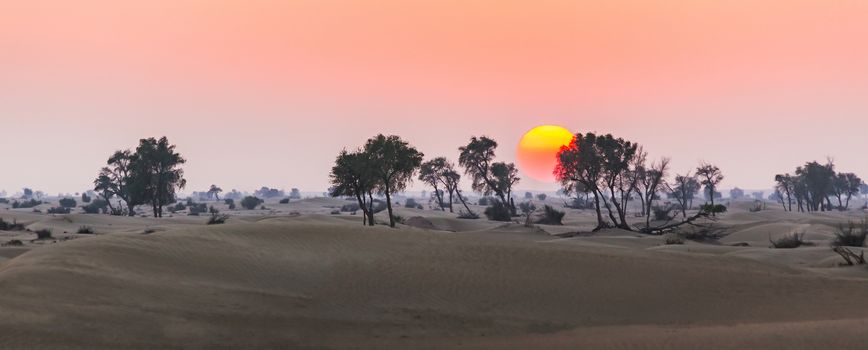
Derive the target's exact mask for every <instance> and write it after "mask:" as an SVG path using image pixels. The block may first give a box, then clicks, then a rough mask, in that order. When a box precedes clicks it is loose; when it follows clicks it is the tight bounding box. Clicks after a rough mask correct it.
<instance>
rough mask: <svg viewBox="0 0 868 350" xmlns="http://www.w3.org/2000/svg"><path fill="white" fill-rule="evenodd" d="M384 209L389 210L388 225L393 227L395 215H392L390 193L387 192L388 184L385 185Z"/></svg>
mask: <svg viewBox="0 0 868 350" xmlns="http://www.w3.org/2000/svg"><path fill="white" fill-rule="evenodd" d="M386 210H388V211H389V227H392V228H394V227H395V216H394V215H392V194H391V193H389V186H388V185H386Z"/></svg>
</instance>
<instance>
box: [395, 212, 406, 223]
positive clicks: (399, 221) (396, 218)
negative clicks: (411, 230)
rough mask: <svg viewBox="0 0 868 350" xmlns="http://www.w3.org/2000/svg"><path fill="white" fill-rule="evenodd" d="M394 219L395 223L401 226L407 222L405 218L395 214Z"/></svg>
mask: <svg viewBox="0 0 868 350" xmlns="http://www.w3.org/2000/svg"><path fill="white" fill-rule="evenodd" d="M392 218H393V219H395V222H397V223H399V224H403V223H404V222H405V221H406V220H407V219H405V218H404V217H403V216H401V215H397V214H393V215H392Z"/></svg>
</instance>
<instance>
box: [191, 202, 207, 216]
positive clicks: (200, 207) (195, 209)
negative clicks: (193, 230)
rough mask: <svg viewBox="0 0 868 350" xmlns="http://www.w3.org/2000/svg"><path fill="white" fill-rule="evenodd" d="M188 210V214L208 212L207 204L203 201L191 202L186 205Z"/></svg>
mask: <svg viewBox="0 0 868 350" xmlns="http://www.w3.org/2000/svg"><path fill="white" fill-rule="evenodd" d="M188 210H189V211H190V214H189V215H199V214H203V213H206V212H208V205H207V204H205V203H193V205H190V206H188Z"/></svg>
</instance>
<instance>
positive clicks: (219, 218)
mask: <svg viewBox="0 0 868 350" xmlns="http://www.w3.org/2000/svg"><path fill="white" fill-rule="evenodd" d="M226 220H229V215H226V214H223V215H220V214H211V217H210V218H208V222H207V223H206V224H207V225H220V224H224V223H226Z"/></svg>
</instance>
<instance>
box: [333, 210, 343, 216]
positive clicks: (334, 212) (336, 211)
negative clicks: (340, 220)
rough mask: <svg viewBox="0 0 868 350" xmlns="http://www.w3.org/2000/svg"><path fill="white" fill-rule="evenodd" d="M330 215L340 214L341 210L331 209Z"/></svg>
mask: <svg viewBox="0 0 868 350" xmlns="http://www.w3.org/2000/svg"><path fill="white" fill-rule="evenodd" d="M332 215H341V211H340V210H337V209H335V210H332Z"/></svg>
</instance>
